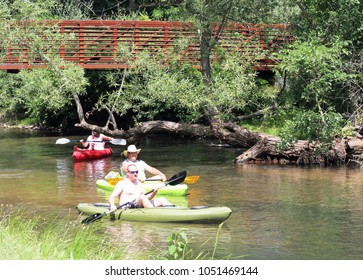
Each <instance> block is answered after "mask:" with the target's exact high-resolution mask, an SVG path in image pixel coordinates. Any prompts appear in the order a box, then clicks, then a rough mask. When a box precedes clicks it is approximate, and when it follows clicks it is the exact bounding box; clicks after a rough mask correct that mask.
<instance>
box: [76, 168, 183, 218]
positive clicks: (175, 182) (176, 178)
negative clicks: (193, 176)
mask: <svg viewBox="0 0 363 280" xmlns="http://www.w3.org/2000/svg"><path fill="white" fill-rule="evenodd" d="M186 176H187V172H186V171H182V172H179V173H177V174H175V175H174V176H171V177H170V179H169V180H168V181H166V182H164V186H163V187H165V186H167V185H171V186H175V185H178V184H180V183H181V182H183V181H184V180H185V177H186ZM160 188H162V187H160ZM153 191H154V190H151V191H149V192H147V193H145V195H148V194H150V193H152V192H153ZM129 203H130V202H126V203H124V204H122V205H119V206H117V208H116V209H115V210H110V211H107V212H104V213H96V214H92V215H91V216H89V217H87V218H85V219H84V220H82V222H81V223H82V224H90V223H92V222H95V221H97V220H100V219H101V218H102V217H103V216H106V215H108V214H111V213H112V212H115V211H116V210H118V209H120V208H122V207H124V206H126V205H127V204H129Z"/></svg>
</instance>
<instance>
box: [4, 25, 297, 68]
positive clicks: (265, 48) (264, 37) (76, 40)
mask: <svg viewBox="0 0 363 280" xmlns="http://www.w3.org/2000/svg"><path fill="white" fill-rule="evenodd" d="M53 23H56V26H57V27H58V28H59V31H60V33H59V34H61V35H62V37H52V36H46V35H40V36H43V37H42V38H43V39H42V40H43V42H45V43H46V44H45V50H44V45H43V50H42V52H43V53H45V54H48V55H59V57H60V58H61V59H63V60H65V61H72V62H74V63H77V64H80V65H81V66H82V67H83V68H85V69H117V68H125V67H127V63H128V58H127V57H128V56H130V55H132V54H133V55H135V54H136V55H137V53H139V52H141V51H144V50H147V51H149V52H152V53H154V54H155V55H156V54H157V55H161V56H163V57H164V59H165V61H167V59H168V57H169V58H170V57H171V54H172V53H173V54H174V55H175V54H177V55H178V56H179V60H180V61H182V62H188V63H190V64H192V65H194V66H196V67H197V66H198V65H199V62H200V49H199V48H200V47H199V42H198V36H199V35H198V32H197V31H196V30H195V29H194V28H193V26H192V25H191V23H185V22H164V21H114V20H84V21H81V20H62V21H58V22H53ZM45 26H46V27H43V28H49V29H50V30H51V31H50V33H54V29H52V28H54V27H53V25H52V24H50V23H49V24H48V25H45ZM52 30H53V31H52ZM48 31H49V30H48ZM215 31H216V30H215ZM50 33H48V34H50ZM292 40H293V38H292V36H291V35H289V33H288V30H287V26H286V25H284V24H276V25H258V26H257V25H256V26H255V25H242V24H231V25H229V26H227V27H226V29H225V30H224V31H223V33H222V36H221V38H220V42H219V46H220V47H222V48H224V49H232V50H233V51H242V52H246V53H247V52H254V53H255V55H256V54H257V55H258V56H259V57H258V59H257V60H258V63H257V65H255V66H254V68H255V69H257V70H260V71H266V70H271V68H272V67H273V66H274V65H275V64H276V61H275V60H274V59H273V57H274V53H276V51H278V49H279V48H281V46H283V45H285V44H290V43H292ZM181 42H183V44H180V43H181ZM31 44H32V42H31V41H30V40H29V38H24V42H20V41H19V40H18V42H17V43H14V42H13V43H11V44H10V45H8V46H7V49H6V54H4V53H3V54H2V55H1V56H0V69H6V70H19V69H23V68H26V69H29V68H32V67H39V66H43V65H45V64H46V63H47V56H43V55H42V54H41V53H42V52H38V51H37V50H36V48H35V49H34V48H31V47H30V46H31ZM181 45H182V46H183V47H182V48H181V49H180V46H181ZM47 46H48V47H47ZM120 49H123V51H124V52H123V54H122V53H121V52H120ZM125 50H126V53H125ZM127 52H128V53H127ZM213 57H214V58H216V57H217V54H216V53H214V55H213Z"/></svg>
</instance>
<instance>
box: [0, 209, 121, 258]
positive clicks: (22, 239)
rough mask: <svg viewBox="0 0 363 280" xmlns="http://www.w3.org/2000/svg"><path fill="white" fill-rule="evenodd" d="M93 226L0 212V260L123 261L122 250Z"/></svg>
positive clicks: (65, 219)
mask: <svg viewBox="0 0 363 280" xmlns="http://www.w3.org/2000/svg"><path fill="white" fill-rule="evenodd" d="M99 230H100V227H99V225H97V224H96V223H95V224H94V225H93V226H92V227H87V226H82V225H80V224H79V222H78V221H70V219H69V218H68V217H66V218H57V217H54V218H53V219H49V217H47V219H46V220H45V219H44V218H41V217H39V216H38V217H31V218H29V215H27V216H24V215H22V214H21V213H20V211H19V213H11V214H10V215H4V214H3V213H2V212H0V248H1V254H0V259H3V260H72V259H77V260H110V259H123V257H124V255H125V252H124V249H123V248H120V247H117V246H115V245H112V243H111V242H110V241H109V240H108V238H109V237H108V236H106V235H102V234H100V232H99Z"/></svg>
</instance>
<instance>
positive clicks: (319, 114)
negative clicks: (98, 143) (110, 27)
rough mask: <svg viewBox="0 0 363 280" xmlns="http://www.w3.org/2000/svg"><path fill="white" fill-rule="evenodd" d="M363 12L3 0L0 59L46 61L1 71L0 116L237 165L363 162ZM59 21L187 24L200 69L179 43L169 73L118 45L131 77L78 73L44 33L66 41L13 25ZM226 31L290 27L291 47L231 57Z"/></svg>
mask: <svg viewBox="0 0 363 280" xmlns="http://www.w3.org/2000/svg"><path fill="white" fill-rule="evenodd" d="M101 2H102V3H101ZM362 8H363V4H362V3H361V2H359V1H344V3H340V2H339V3H335V2H334V3H332V2H331V1H323V2H321V1H315V0H303V1H294V0H288V1H282V0H281V1H279V0H276V1H251V0H233V1H226V0H225V1H203V0H197V1H188V0H187V1H160V0H159V1H137V0H133V1H123V2H119V1H107V3H104V1H77V0H73V1H55V0H54V1H40V0H39V1H29V2H27V3H25V4H24V3H22V1H4V5H2V7H1V8H0V9H1V19H2V20H1V24H0V29H1V34H2V35H0V36H4V38H2V40H1V42H2V43H1V44H2V45H1V46H0V47H1V48H0V50H2V51H1V56H0V59H1V57H4V56H6V52H4V50H6V48H7V46H8V44H12V43H17V44H24V48H26V49H27V50H28V53H27V55H28V56H27V57H29V59H31V58H34V57H40V58H41V59H43V60H46V61H48V62H49V63H48V66H47V67H44V68H39V69H30V70H21V71H20V72H19V73H17V74H15V75H14V74H13V73H8V72H6V71H1V73H0V78H1V84H0V93H1V95H0V98H1V101H2V102H1V107H0V109H1V110H0V115H1V119H2V120H3V122H11V121H13V120H16V121H17V122H20V123H21V122H22V121H29V122H33V123H34V122H35V123H37V124H39V125H46V126H47V125H48V126H53V127H59V128H61V129H63V130H67V129H68V128H69V127H72V126H74V125H75V126H77V127H79V128H83V129H86V130H91V129H95V128H97V129H99V130H100V131H101V132H103V133H106V134H109V135H111V136H114V137H122V138H126V139H127V140H128V142H129V143H136V142H137V141H138V140H139V139H140V137H142V136H143V135H147V134H149V133H173V134H178V135H181V136H184V137H194V138H213V139H215V140H216V141H217V142H218V143H222V144H228V145H229V146H236V147H243V148H246V149H247V151H246V152H244V153H243V154H242V155H240V156H239V157H237V158H236V159H235V162H236V163H247V162H250V163H251V162H268V163H276V164H287V163H293V164H301V165H306V164H324V165H339V164H342V163H346V162H347V161H348V160H349V159H351V158H353V157H356V156H358V155H360V154H361V153H362V143H361V142H362V141H361V137H360V134H359V132H360V129H361V127H362V119H363V118H362V116H363V112H362V96H363V95H362V93H363V92H362V80H363V78H362V69H363V67H362V66H363V63H362V57H363V55H362V49H363V48H362V42H363V40H362V39H363V38H362V32H361V30H362V28H363V19H362V15H361V11H362ZM59 18H61V19H75V18H77V19H101V18H102V19H118V20H119V19H128V20H130V19H131V20H164V21H187V22H192V23H193V26H194V27H195V34H198V36H196V38H197V39H194V40H197V42H196V43H197V46H198V48H199V53H200V65H199V67H198V69H196V67H194V65H191V64H188V63H181V57H180V53H182V52H183V50H185V48H187V47H188V46H190V44H191V42H190V41H188V38H187V37H186V38H182V39H181V40H178V44H176V45H175V47H174V50H173V51H170V52H169V54H168V55H169V57H168V59H169V60H168V63H167V64H161V63H160V61H161V60H162V59H163V57H162V54H160V53H157V54H156V53H152V52H142V53H137V55H136V52H135V51H134V50H135V48H136V47H137V46H136V45H132V46H122V45H119V46H118V49H117V51H118V52H119V53H120V54H121V55H122V56H123V57H124V58H126V63H127V65H128V67H127V68H125V69H122V70H117V71H97V72H96V71H93V72H90V71H85V70H84V69H82V68H81V67H79V66H78V65H76V64H72V63H69V62H66V61H64V60H62V59H60V57H59V56H57V55H50V54H51V53H56V51H54V52H51V51H50V48H52V47H54V49H55V50H56V49H59V45H57V44H54V46H49V45H45V43H44V42H45V40H44V36H48V37H47V38H48V39H49V38H51V39H53V40H54V42H60V43H61V42H62V41H64V40H66V39H67V38H63V37H62V35H61V34H60V33H57V32H55V30H56V28H54V29H52V32H49V33H47V34H44V33H42V34H41V32H39V31H40V29H39V25H36V24H28V25H27V29H26V30H24V29H22V28H13V27H14V25H12V23H13V21H14V20H24V19H34V20H38V21H39V20H45V19H59ZM233 22H236V23H240V24H245V25H246V26H253V25H256V24H270V23H271V24H273V23H279V24H281V23H284V24H288V26H289V32H291V35H292V36H293V37H294V43H293V44H287V45H286V46H284V47H283V48H281V49H277V50H276V51H275V52H273V53H269V52H266V50H264V49H263V48H261V46H256V47H255V48H253V49H248V48H242V49H243V50H244V51H239V50H240V49H241V44H243V37H238V38H237V39H238V40H235V41H233V42H232V41H231V42H230V44H231V45H230V46H231V47H230V49H229V51H226V50H225V49H223V48H221V47H220V42H221V38H223V36H224V32H225V30H226V29H225V28H226V26H227V25H228V24H230V23H233ZM40 34H41V35H40ZM214 53H218V57H219V59H218V60H217V61H216V60H213V59H212V58H213V54H214ZM171 54H172V55H171ZM31 55H33V57H31ZM261 57H268V58H269V59H271V60H274V61H276V62H277V65H276V67H275V68H274V69H273V71H272V72H271V73H270V74H272V75H270V76H269V79H265V78H264V77H262V76H261V73H259V72H257V71H256V70H255V69H253V67H252V65H256V63H257V61H258V59H259V58H261Z"/></svg>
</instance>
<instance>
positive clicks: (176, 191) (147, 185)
mask: <svg viewBox="0 0 363 280" xmlns="http://www.w3.org/2000/svg"><path fill="white" fill-rule="evenodd" d="M96 185H97V187H98V188H100V189H102V190H105V191H113V189H114V188H115V185H113V184H111V183H110V182H108V181H107V180H105V179H99V180H97V181H96ZM142 185H143V187H144V190H145V191H146V192H148V191H151V190H153V189H154V188H160V187H162V188H160V189H159V190H158V192H157V194H158V195H187V194H188V186H187V185H186V184H178V185H175V186H171V185H167V186H164V183H162V182H144V183H143V184H142Z"/></svg>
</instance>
